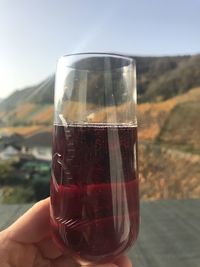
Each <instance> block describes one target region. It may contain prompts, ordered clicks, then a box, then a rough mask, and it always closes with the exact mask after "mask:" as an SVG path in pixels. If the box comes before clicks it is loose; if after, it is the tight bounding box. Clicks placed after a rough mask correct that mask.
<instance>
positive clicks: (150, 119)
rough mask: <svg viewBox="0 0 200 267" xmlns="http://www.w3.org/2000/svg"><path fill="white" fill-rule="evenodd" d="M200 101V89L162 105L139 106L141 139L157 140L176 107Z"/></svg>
mask: <svg viewBox="0 0 200 267" xmlns="http://www.w3.org/2000/svg"><path fill="white" fill-rule="evenodd" d="M199 101H200V87H198V88H194V89H192V90H190V91H189V92H187V93H185V94H183V95H179V96H176V97H174V98H172V99H169V100H167V101H163V102H160V103H144V104H140V105H138V118H139V138H140V139H141V140H151V141H153V140H155V139H156V137H157V136H158V135H159V134H160V131H161V129H162V127H163V126H164V124H165V122H166V119H167V118H168V117H169V116H170V114H171V111H172V110H173V109H174V108H175V106H176V105H178V104H181V103H186V102H199Z"/></svg>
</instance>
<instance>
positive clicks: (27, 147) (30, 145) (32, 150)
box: [21, 131, 52, 161]
mask: <svg viewBox="0 0 200 267" xmlns="http://www.w3.org/2000/svg"><path fill="white" fill-rule="evenodd" d="M51 141H52V135H51V132H48V131H45V132H38V133H35V134H33V135H31V136H29V137H26V138H24V140H23V142H22V143H21V147H22V154H29V155H32V156H33V157H34V158H35V159H38V160H44V161H51V157H52V155H51Z"/></svg>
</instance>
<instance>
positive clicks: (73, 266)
mask: <svg viewBox="0 0 200 267" xmlns="http://www.w3.org/2000/svg"><path fill="white" fill-rule="evenodd" d="M53 266H54V267H66V266H70V267H80V265H79V264H78V263H76V262H75V261H74V260H73V259H71V258H68V257H66V256H61V257H59V258H58V259H56V260H54V261H53Z"/></svg>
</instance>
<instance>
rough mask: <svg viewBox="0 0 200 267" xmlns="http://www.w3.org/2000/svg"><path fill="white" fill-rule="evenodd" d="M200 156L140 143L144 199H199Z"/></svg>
mask: <svg viewBox="0 0 200 267" xmlns="http://www.w3.org/2000/svg"><path fill="white" fill-rule="evenodd" d="M199 161H200V156H199V155H192V154H190V153H183V152H180V151H177V150H173V149H166V148H163V147H162V148H160V147H158V146H155V145H152V144H151V145H150V144H148V145H144V144H141V145H140V146H139V166H140V193H141V198H142V199H145V200H156V199H170V198H172V199H183V198H200V185H199V179H200V165H199Z"/></svg>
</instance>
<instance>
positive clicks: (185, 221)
mask: <svg viewBox="0 0 200 267" xmlns="http://www.w3.org/2000/svg"><path fill="white" fill-rule="evenodd" d="M30 206H31V205H0V229H3V228H5V227H7V226H8V225H9V224H11V223H12V222H13V221H14V220H16V218H17V217H19V216H20V215H21V214H23V213H24V212H25V211H26V210H27V209H28V208H29V207H30ZM129 256H130V258H131V259H132V262H133V266H134V267H200V200H163V201H154V202H142V203H141V227H140V234H139V239H138V241H137V243H136V245H135V246H134V247H133V249H132V250H131V251H130V252H129Z"/></svg>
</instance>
